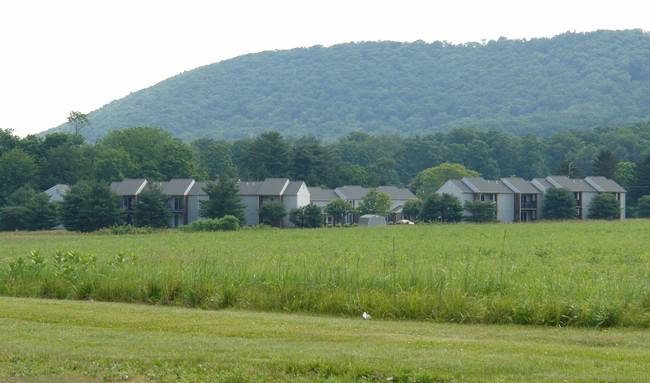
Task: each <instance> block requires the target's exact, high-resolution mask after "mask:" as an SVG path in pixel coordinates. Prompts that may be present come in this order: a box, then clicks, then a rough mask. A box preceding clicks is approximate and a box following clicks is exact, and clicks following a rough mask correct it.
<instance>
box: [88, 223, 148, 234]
mask: <svg viewBox="0 0 650 383" xmlns="http://www.w3.org/2000/svg"><path fill="white" fill-rule="evenodd" d="M96 233H97V234H103V235H127V234H128V235H131V234H151V233H153V228H152V227H148V226H145V227H135V226H132V225H113V226H111V227H105V228H103V229H99V230H97V232H96Z"/></svg>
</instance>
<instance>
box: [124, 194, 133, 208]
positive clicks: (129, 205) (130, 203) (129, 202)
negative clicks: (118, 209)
mask: <svg viewBox="0 0 650 383" xmlns="http://www.w3.org/2000/svg"><path fill="white" fill-rule="evenodd" d="M122 207H123V208H125V209H126V210H127V211H130V210H133V197H122Z"/></svg>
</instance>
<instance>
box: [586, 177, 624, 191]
mask: <svg viewBox="0 0 650 383" xmlns="http://www.w3.org/2000/svg"><path fill="white" fill-rule="evenodd" d="M585 181H586V182H587V183H589V184H590V185H591V186H593V187H595V188H596V190H598V191H599V192H604V193H625V189H623V188H622V187H621V185H619V184H617V183H616V182H615V181H613V180H610V179H609V178H606V177H600V176H590V177H587V178H585Z"/></svg>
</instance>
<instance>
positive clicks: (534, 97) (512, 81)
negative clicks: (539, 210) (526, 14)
mask: <svg viewBox="0 0 650 383" xmlns="http://www.w3.org/2000/svg"><path fill="white" fill-rule="evenodd" d="M88 117H89V119H90V121H91V122H92V124H91V125H90V126H89V127H87V128H86V129H84V131H82V132H81V133H82V134H83V135H84V136H85V137H86V139H87V140H88V141H94V140H95V139H97V138H101V137H104V136H106V134H107V132H108V131H110V130H114V129H123V128H126V127H131V126H158V127H161V128H163V129H164V130H167V131H169V132H171V133H172V134H173V135H174V136H175V137H179V138H181V139H183V140H184V141H191V140H194V139H196V138H200V137H208V138H215V139H226V140H235V139H239V138H243V137H252V136H258V135H259V134H260V133H262V132H265V131H269V130H275V131H278V132H280V133H281V134H283V135H284V136H293V137H302V136H315V137H317V138H320V139H321V140H323V141H324V142H332V141H334V140H336V139H337V138H339V137H342V136H345V135H346V134H348V133H349V132H350V131H365V132H368V133H370V134H382V133H387V134H400V135H410V136H414V135H426V134H430V133H434V132H436V131H449V130H451V129H454V128H459V127H461V128H473V129H481V130H488V129H493V130H499V131H501V132H504V133H509V134H514V135H519V136H523V135H525V134H527V133H533V134H535V135H538V136H546V135H550V134H551V133H553V132H557V131H567V130H569V129H580V130H583V129H587V128H591V127H594V126H622V125H629V124H633V123H636V122H639V121H645V120H650V34H649V33H647V32H644V31H641V30H628V31H597V32H591V33H565V34H562V35H559V36H556V37H554V38H551V39H546V38H541V39H532V40H508V39H504V38H502V39H499V40H498V41H489V42H486V43H485V44H480V43H467V44H461V45H453V44H447V43H444V42H434V43H432V44H427V43H424V42H414V43H397V42H362V43H349V44H341V45H336V46H332V47H329V48H323V47H320V46H315V47H311V48H300V49H293V50H287V51H269V52H262V53H257V54H249V55H245V56H240V57H237V58H234V59H231V60H226V61H222V62H219V63H215V64H211V65H207V66H204V67H201V68H197V69H194V70H192V71H188V72H185V73H183V74H180V75H178V76H175V77H172V78H170V79H167V80H165V81H162V82H161V83H159V84H157V85H155V86H152V87H150V88H147V89H143V90H141V91H138V92H135V93H132V94H131V95H129V96H127V97H125V98H123V99H120V100H116V101H113V102H111V103H110V104H108V105H105V106H104V107H102V108H100V109H98V110H96V111H93V112H91V113H89V114H88ZM57 129H58V130H64V131H66V130H68V128H67V127H65V126H61V127H59V128H57Z"/></svg>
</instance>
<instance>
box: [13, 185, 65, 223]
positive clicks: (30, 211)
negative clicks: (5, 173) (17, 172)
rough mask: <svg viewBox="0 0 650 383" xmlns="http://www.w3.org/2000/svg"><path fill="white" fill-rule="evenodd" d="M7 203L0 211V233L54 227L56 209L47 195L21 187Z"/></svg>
mask: <svg viewBox="0 0 650 383" xmlns="http://www.w3.org/2000/svg"><path fill="white" fill-rule="evenodd" d="M9 201H11V205H9V206H5V207H3V208H2V209H0V231H6V230H47V229H51V228H52V227H54V226H55V225H56V208H55V206H54V204H53V203H51V202H50V197H49V196H48V195H47V194H45V193H38V192H36V191H34V190H33V189H31V188H30V187H21V188H20V189H18V190H16V191H15V192H14V193H13V194H12V195H11V196H10V197H9Z"/></svg>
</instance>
